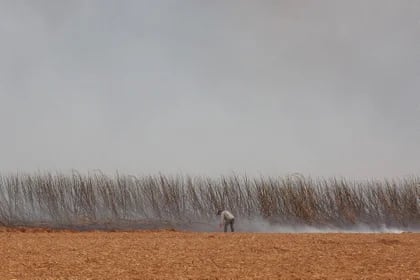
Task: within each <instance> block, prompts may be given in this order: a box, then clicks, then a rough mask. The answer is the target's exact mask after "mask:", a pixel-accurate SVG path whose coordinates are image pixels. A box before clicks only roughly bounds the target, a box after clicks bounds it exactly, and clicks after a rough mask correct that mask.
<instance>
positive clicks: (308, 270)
mask: <svg viewBox="0 0 420 280" xmlns="http://www.w3.org/2000/svg"><path fill="white" fill-rule="evenodd" d="M0 264H1V265H0V279H308V278H311V279H420V234H418V233H403V234H261V233H260V234H253V233H234V234H231V233H228V234H224V233H189V232H175V231H137V232H70V231H45V230H7V229H2V230H1V229H0Z"/></svg>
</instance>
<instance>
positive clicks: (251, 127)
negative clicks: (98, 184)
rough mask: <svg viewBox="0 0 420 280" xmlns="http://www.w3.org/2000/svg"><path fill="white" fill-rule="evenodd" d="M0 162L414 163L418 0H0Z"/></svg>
mask: <svg viewBox="0 0 420 280" xmlns="http://www.w3.org/2000/svg"><path fill="white" fill-rule="evenodd" d="M0 40H1V44H0V61H1V63H0V127H1V136H0V155H1V158H0V170H1V171H2V172H9V171H11V172H14V171H16V170H19V171H36V170H57V169H59V170H70V169H72V168H76V169H78V170H79V171H86V170H92V169H101V170H103V171H105V172H110V173H112V172H115V170H117V169H118V170H119V171H120V172H123V173H134V174H149V173H157V172H163V173H165V174H174V173H188V174H203V175H210V176H214V175H220V174H226V173H228V174H229V173H230V172H232V171H233V172H239V173H247V174H249V175H259V174H263V175H284V174H290V173H294V172H300V173H303V174H305V175H313V176H348V177H352V178H365V177H394V176H406V175H411V174H419V171H420V167H419V166H420V149H419V143H420V94H419V93H420V1H416V0H412V1H409V0H403V1H387V0H373V1H362V0H356V1H333V0H329V1H327V0H320V1H295V0H289V1H284V0H282V1H244V0H237V1H103V0H91V1H81V0H74V1H56V0H43V1H41V0H40V1H31V0H27V1H17V0H4V1H1V2H0Z"/></svg>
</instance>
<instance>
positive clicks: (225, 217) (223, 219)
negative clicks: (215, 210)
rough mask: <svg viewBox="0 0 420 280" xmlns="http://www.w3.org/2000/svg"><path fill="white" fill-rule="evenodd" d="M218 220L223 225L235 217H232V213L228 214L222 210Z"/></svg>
mask: <svg viewBox="0 0 420 280" xmlns="http://www.w3.org/2000/svg"><path fill="white" fill-rule="evenodd" d="M220 218H221V220H220V222H221V223H222V224H223V223H226V222H230V221H231V220H233V219H235V216H233V215H232V213H230V212H229V211H228V210H224V211H222V213H220Z"/></svg>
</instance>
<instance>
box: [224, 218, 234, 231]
mask: <svg viewBox="0 0 420 280" xmlns="http://www.w3.org/2000/svg"><path fill="white" fill-rule="evenodd" d="M234 223H235V219H232V220H229V221H225V232H227V230H228V226H229V225H230V231H231V232H234V231H235V230H234V229H233V224H234Z"/></svg>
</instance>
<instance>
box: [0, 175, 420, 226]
mask: <svg viewBox="0 0 420 280" xmlns="http://www.w3.org/2000/svg"><path fill="white" fill-rule="evenodd" d="M419 182H420V180H419V178H408V179H398V180H383V181H348V180H345V179H337V178H331V179H316V180H314V179H311V178H304V177H302V176H289V177H284V178H270V177H267V178H264V177H262V178H254V179H250V178H248V177H246V176H227V177H220V178H218V179H211V178H205V177H188V176H184V177H181V176H178V177H168V176H163V175H157V176H145V177H134V176H123V175H119V174H117V175H116V176H114V177H109V176H106V175H104V174H102V173H91V174H88V175H82V174H79V173H77V172H74V173H72V174H70V175H64V174H60V173H57V174H51V173H43V174H18V175H5V176H0V224H3V225H6V226H17V225H24V226H33V225H37V226H39V225H46V226H49V227H70V228H81V227H83V226H86V225H90V226H91V227H96V228H101V227H102V228H105V227H106V228H113V227H114V228H115V227H119V226H126V227H130V226H131V225H132V224H133V223H135V224H136V225H137V227H145V228H147V227H149V228H153V227H166V226H173V227H180V228H188V225H192V224H193V223H194V222H197V221H201V222H203V223H205V222H212V221H214V218H215V217H214V215H215V212H216V210H217V209H220V208H227V209H230V210H232V212H233V213H234V214H235V215H237V216H238V217H241V218H247V219H253V218H263V219H265V220H266V221H269V222H270V223H272V224H293V225H296V224H298V225H313V226H330V227H335V228H346V227H349V226H352V225H356V224H369V225H371V226H383V225H385V226H393V227H399V228H409V227H410V228H418V227H420V211H419V208H418V207H419V205H418V202H417V197H418V195H420V191H419V190H418V185H419Z"/></svg>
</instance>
